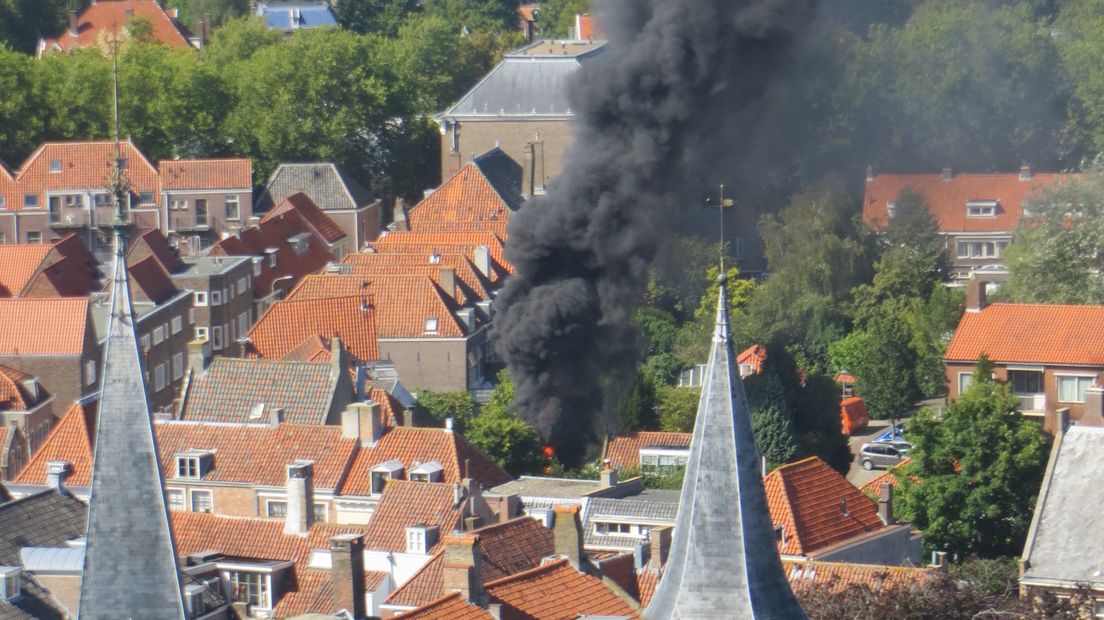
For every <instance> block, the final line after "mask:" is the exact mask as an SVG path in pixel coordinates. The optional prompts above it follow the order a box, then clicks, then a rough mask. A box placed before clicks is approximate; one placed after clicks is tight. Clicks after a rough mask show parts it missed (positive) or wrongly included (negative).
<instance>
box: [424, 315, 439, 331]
mask: <svg viewBox="0 0 1104 620" xmlns="http://www.w3.org/2000/svg"><path fill="white" fill-rule="evenodd" d="M425 333H427V334H436V333H437V317H435V316H431V317H428V318H426V320H425Z"/></svg>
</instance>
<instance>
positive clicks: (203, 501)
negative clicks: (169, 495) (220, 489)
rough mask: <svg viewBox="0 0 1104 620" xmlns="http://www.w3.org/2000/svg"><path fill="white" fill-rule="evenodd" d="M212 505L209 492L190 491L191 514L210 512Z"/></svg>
mask: <svg viewBox="0 0 1104 620" xmlns="http://www.w3.org/2000/svg"><path fill="white" fill-rule="evenodd" d="M213 505H214V504H213V503H212V501H211V492H210V491H192V512H211V508H212V507H213Z"/></svg>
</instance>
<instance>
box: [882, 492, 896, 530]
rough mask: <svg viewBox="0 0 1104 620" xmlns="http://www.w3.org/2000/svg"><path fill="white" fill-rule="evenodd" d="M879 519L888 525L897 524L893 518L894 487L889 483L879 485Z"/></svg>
mask: <svg viewBox="0 0 1104 620" xmlns="http://www.w3.org/2000/svg"><path fill="white" fill-rule="evenodd" d="M878 518H879V519H881V520H882V523H885V524H886V525H893V524H894V523H896V522H897V521H896V520H895V519H894V518H893V485H892V484H890V483H888V482H883V483H882V484H880V485H878Z"/></svg>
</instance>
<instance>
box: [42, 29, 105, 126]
mask: <svg viewBox="0 0 1104 620" xmlns="http://www.w3.org/2000/svg"><path fill="white" fill-rule="evenodd" d="M38 63H39V64H38V67H37V68H36V69H37V70H36V71H35V73H34V76H35V86H34V89H35V98H36V99H37V100H38V101H40V102H41V108H40V109H39V114H40V117H41V118H43V119H45V122H44V124H45V128H44V130H43V135H42V136H41V139H53V140H92V139H104V138H107V137H109V136H110V135H111V129H110V128H111V122H112V112H111V92H112V86H111V84H112V79H111V63H110V62H108V60H107V59H106V58H104V56H103V55H102V54H100V53H99V52H98V51H96V50H74V51H72V52H70V53H68V54H47V55H46V56H44V57H43V58H42V59H41V60H40V61H38Z"/></svg>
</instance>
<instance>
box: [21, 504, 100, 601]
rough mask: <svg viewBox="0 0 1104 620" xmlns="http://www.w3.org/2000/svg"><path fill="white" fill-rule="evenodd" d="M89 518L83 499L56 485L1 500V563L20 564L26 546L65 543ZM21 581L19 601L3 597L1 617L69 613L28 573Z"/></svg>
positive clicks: (78, 531)
mask: <svg viewBox="0 0 1104 620" xmlns="http://www.w3.org/2000/svg"><path fill="white" fill-rule="evenodd" d="M87 518H88V509H87V507H86V506H85V505H84V502H81V501H80V500H78V499H77V498H75V497H73V496H72V495H70V494H68V493H66V492H64V491H58V490H55V489H50V490H47V491H43V492H41V493H36V494H34V495H28V496H27V497H24V498H22V499H18V500H15V501H12V502H8V503H5V504H0V566H20V565H21V562H22V559H21V557H20V551H21V549H22V548H23V547H64V546H65V542H66V541H67V540H70V539H73V538H77V537H79V536H81V535H83V534H84V526H85V522H86V520H87ZM21 585H22V589H23V590H22V591H23V596H22V597H21V598H20V599H19V600H18V601H14V602H5V601H0V620H31V619H32V618H48V619H53V618H57V619H59V620H60V619H61V618H65V617H66V616H65V608H64V607H63V606H62V605H61V604H60V603H58V602H57V601H56V600H55V599H54V598H53V597H52V596H50V593H49V592H47V591H46V589H45V588H43V587H42V586H41V585H40V584H39V583H38V582H37V581H36V580H35V579H34V578H33V577H32V576H30V575H29V574H28V573H23V580H22V584H21Z"/></svg>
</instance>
